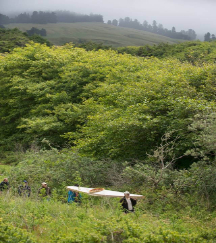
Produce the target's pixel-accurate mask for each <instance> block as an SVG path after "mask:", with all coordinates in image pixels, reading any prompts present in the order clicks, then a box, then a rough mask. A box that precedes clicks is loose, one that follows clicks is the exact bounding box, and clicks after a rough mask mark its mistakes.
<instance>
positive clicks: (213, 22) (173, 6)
mask: <svg viewBox="0 0 216 243" xmlns="http://www.w3.org/2000/svg"><path fill="white" fill-rule="evenodd" d="M215 9H216V0H130V1H129V0H109V1H106V0H0V13H3V14H7V13H11V12H24V11H32V10H37V11H38V10H42V11H47V10H51V11H55V10H70V11H73V12H77V13H81V14H90V13H94V14H101V15H103V16H104V21H105V22H107V20H108V19H111V20H112V19H115V18H116V19H117V20H118V19H119V18H124V17H130V18H132V19H135V18H137V19H138V20H139V22H141V23H143V21H144V20H147V21H148V22H149V23H151V24H152V21H153V20H156V21H157V23H161V24H163V26H164V27H165V28H168V29H171V28H172V27H173V26H174V27H176V30H177V31H180V30H188V29H189V28H191V29H194V30H195V31H196V33H198V34H199V33H201V34H202V33H206V32H208V31H209V32H211V33H214V34H216V14H215Z"/></svg>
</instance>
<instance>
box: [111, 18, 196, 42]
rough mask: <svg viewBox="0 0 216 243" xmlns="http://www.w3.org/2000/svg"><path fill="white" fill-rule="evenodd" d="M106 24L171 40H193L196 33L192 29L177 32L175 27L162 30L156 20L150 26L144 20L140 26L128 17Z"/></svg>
mask: <svg viewBox="0 0 216 243" xmlns="http://www.w3.org/2000/svg"><path fill="white" fill-rule="evenodd" d="M107 24H110V25H114V26H119V27H126V28H132V29H138V30H144V31H148V32H152V33H155V34H159V35H163V36H167V37H170V38H173V39H183V40H195V39H196V36H197V35H196V32H195V31H194V30H193V29H188V30H187V31H185V30H181V31H180V32H177V31H176V28H175V27H172V29H171V30H169V29H167V28H164V27H163V25H162V24H158V23H157V22H156V20H153V22H152V24H150V23H148V21H146V20H144V22H143V23H142V24H141V23H140V22H139V21H138V20H137V19H134V20H133V19H131V18H129V17H125V18H124V19H122V18H120V19H119V21H118V20H117V19H113V20H112V21H111V20H108V22H107Z"/></svg>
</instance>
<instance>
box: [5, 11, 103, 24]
mask: <svg viewBox="0 0 216 243" xmlns="http://www.w3.org/2000/svg"><path fill="white" fill-rule="evenodd" d="M57 22H64V23H75V22H102V23H103V16H102V15H99V14H90V15H86V14H77V13H74V12H70V11H55V12H43V11H33V12H32V13H31V14H30V13H26V12H25V13H21V14H19V15H17V16H15V17H14V18H10V17H8V16H7V15H4V14H0V24H10V23H34V24H48V23H57Z"/></svg>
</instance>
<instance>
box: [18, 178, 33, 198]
mask: <svg viewBox="0 0 216 243" xmlns="http://www.w3.org/2000/svg"><path fill="white" fill-rule="evenodd" d="M23 182H24V185H20V186H19V187H18V193H19V195H20V196H25V197H30V195H31V187H30V186H29V185H28V182H27V181H26V180H24V181H23Z"/></svg>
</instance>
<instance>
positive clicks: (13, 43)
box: [0, 28, 29, 53]
mask: <svg viewBox="0 0 216 243" xmlns="http://www.w3.org/2000/svg"><path fill="white" fill-rule="evenodd" d="M28 41H29V39H28V37H27V36H25V35H24V33H22V32H21V31H20V30H18V29H17V28H15V29H12V30H7V29H2V28H0V53H3V52H10V51H11V50H12V49H14V48H15V47H19V46H22V47H24V46H25V44H26V43H27V42H28Z"/></svg>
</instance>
